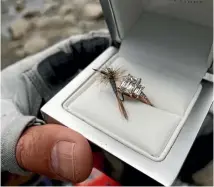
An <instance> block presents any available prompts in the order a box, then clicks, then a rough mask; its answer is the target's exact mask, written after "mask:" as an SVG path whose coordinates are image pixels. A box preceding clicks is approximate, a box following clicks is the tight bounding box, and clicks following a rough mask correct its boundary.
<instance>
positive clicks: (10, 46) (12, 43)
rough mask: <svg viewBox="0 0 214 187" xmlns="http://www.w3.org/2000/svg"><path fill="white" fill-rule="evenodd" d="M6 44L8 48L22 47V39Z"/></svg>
mask: <svg viewBox="0 0 214 187" xmlns="http://www.w3.org/2000/svg"><path fill="white" fill-rule="evenodd" d="M8 46H9V48H10V49H17V48H21V47H23V44H22V41H20V40H17V41H11V42H9V43H8Z"/></svg>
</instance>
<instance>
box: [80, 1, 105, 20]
mask: <svg viewBox="0 0 214 187" xmlns="http://www.w3.org/2000/svg"><path fill="white" fill-rule="evenodd" d="M83 16H84V17H85V18H86V19H89V20H96V19H99V18H101V17H102V16H103V11H102V8H101V6H100V4H95V3H90V4H86V5H85V7H84V10H83Z"/></svg>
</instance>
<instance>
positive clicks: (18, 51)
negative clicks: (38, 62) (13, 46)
mask: <svg viewBox="0 0 214 187" xmlns="http://www.w3.org/2000/svg"><path fill="white" fill-rule="evenodd" d="M15 55H16V56H18V57H19V58H23V57H25V51H24V50H23V49H17V50H16V51H15Z"/></svg>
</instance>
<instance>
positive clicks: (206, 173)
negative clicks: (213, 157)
mask: <svg viewBox="0 0 214 187" xmlns="http://www.w3.org/2000/svg"><path fill="white" fill-rule="evenodd" d="M193 180H194V182H195V183H196V184H199V185H201V186H213V161H211V162H210V163H209V164H208V165H207V166H206V167H204V168H203V169H201V170H199V171H198V172H196V173H195V174H193Z"/></svg>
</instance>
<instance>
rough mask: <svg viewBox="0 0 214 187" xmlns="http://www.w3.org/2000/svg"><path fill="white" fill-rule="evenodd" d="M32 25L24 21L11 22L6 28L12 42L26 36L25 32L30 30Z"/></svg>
mask: <svg viewBox="0 0 214 187" xmlns="http://www.w3.org/2000/svg"><path fill="white" fill-rule="evenodd" d="M32 27H33V24H32V22H30V21H27V20H26V19H23V18H21V19H18V20H16V21H15V22H13V23H12V24H11V25H10V27H9V28H8V30H9V32H10V34H11V38H12V39H14V40H17V39H20V38H22V37H23V36H25V35H26V34H27V32H28V31H29V30H30V29H32Z"/></svg>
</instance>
